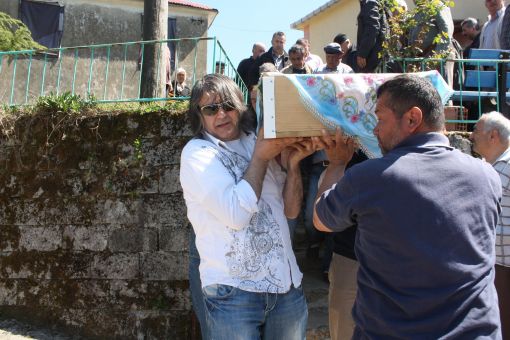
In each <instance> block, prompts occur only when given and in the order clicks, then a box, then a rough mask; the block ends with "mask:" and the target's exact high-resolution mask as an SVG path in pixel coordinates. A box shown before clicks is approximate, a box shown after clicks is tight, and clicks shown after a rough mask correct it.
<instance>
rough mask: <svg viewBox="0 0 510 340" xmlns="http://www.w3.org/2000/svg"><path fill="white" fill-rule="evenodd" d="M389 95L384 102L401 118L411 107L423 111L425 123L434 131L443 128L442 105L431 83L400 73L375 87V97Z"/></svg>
mask: <svg viewBox="0 0 510 340" xmlns="http://www.w3.org/2000/svg"><path fill="white" fill-rule="evenodd" d="M382 95H387V96H389V98H388V100H387V101H386V104H387V105H388V107H389V108H391V110H392V111H393V112H394V113H395V114H396V115H397V117H399V118H401V117H402V116H403V115H404V113H405V112H406V111H407V110H409V109H410V108H411V107H413V106H416V107H418V108H420V109H421V111H422V113H423V121H424V123H425V125H427V126H428V127H429V128H432V129H434V130H435V131H442V130H443V129H444V120H445V118H444V106H443V102H442V100H441V96H439V93H438V92H437V90H436V89H435V88H434V86H433V85H432V83H431V82H430V81H429V80H428V79H426V78H423V77H418V76H416V75H411V74H402V75H399V76H396V77H395V78H392V79H390V80H388V81H386V82H385V83H383V84H382V85H381V86H380V87H379V88H378V89H377V98H380V97H381V96H382Z"/></svg>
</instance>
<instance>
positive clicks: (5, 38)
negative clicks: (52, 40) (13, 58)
mask: <svg viewBox="0 0 510 340" xmlns="http://www.w3.org/2000/svg"><path fill="white" fill-rule="evenodd" d="M44 49H46V47H44V46H42V45H39V44H38V43H36V42H35V41H34V39H32V33H31V32H30V30H29V29H28V27H27V26H26V25H25V24H24V23H23V22H21V21H20V20H17V19H14V18H12V17H11V16H9V15H8V14H6V13H3V12H0V51H21V50H44Z"/></svg>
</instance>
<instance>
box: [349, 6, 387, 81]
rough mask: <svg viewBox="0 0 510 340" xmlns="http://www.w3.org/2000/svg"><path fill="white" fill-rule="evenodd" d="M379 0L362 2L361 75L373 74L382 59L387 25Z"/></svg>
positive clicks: (360, 30) (359, 56)
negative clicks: (380, 56)
mask: <svg viewBox="0 0 510 340" xmlns="http://www.w3.org/2000/svg"><path fill="white" fill-rule="evenodd" d="M379 2H380V1H379V0H360V1H359V4H360V12H359V14H358V36H357V52H358V55H357V58H356V62H357V64H358V67H359V72H361V73H373V72H374V71H375V70H376V68H377V66H379V63H380V62H381V59H380V58H379V52H381V50H382V43H383V38H384V35H385V34H386V29H387V25H386V24H385V22H386V20H385V17H384V15H383V10H382V8H381V6H382V5H381V4H380V3H379Z"/></svg>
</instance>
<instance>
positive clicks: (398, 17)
mask: <svg viewBox="0 0 510 340" xmlns="http://www.w3.org/2000/svg"><path fill="white" fill-rule="evenodd" d="M382 3H383V5H384V6H387V7H386V8H389V9H390V10H391V11H392V13H393V17H391V18H390V20H389V26H390V32H389V34H388V35H387V37H386V40H385V41H384V43H383V52H384V54H385V55H386V56H388V57H389V58H391V59H395V58H417V57H420V56H422V55H423V53H424V51H423V50H422V49H421V47H422V43H423V39H424V38H425V36H426V35H427V33H428V32H429V31H430V28H431V27H432V26H433V25H434V18H435V17H436V16H437V15H438V14H439V12H440V11H441V9H442V8H443V6H447V7H453V6H455V3H454V1H451V0H415V4H416V7H415V8H414V9H413V10H410V11H404V10H403V9H402V8H401V7H399V6H398V5H397V3H396V1H395V0H382ZM416 18H419V22H418V21H417V19H416ZM416 27H420V31H419V33H418V36H417V38H416V39H415V40H414V41H409V39H408V36H409V33H410V32H411V30H413V29H414V28H416ZM447 39H448V34H444V33H439V34H438V35H437V36H436V37H434V44H441V43H444V42H446V41H447ZM449 53H450V51H449V50H445V51H441V52H440V53H436V51H432V54H431V56H430V57H429V58H446V57H447V56H448V54H449Z"/></svg>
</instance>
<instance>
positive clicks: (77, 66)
mask: <svg viewBox="0 0 510 340" xmlns="http://www.w3.org/2000/svg"><path fill="white" fill-rule="evenodd" d="M167 44H168V45H170V46H171V49H170V50H173V53H172V55H173V58H172V67H171V68H170V71H171V72H170V74H169V75H168V76H169V77H170V78H171V82H172V84H173V85H174V87H175V75H174V73H175V70H176V69H177V68H179V67H182V68H184V69H185V70H186V72H187V85H188V86H189V87H190V88H191V87H192V86H193V84H194V83H195V81H196V80H197V79H199V78H201V77H202V76H203V75H205V74H206V73H208V70H209V71H210V72H222V73H224V74H225V75H227V76H229V77H230V78H232V79H234V80H235V81H236V83H237V84H238V85H239V86H240V88H241V90H242V92H243V94H244V97H245V100H247V98H248V89H247V88H246V85H245V84H244V83H243V81H242V80H241V78H240V77H239V75H238V73H237V71H236V68H235V67H234V65H233V64H232V62H231V60H230V59H229V58H228V56H227V54H226V53H225V50H224V49H223V47H222V45H221V44H220V42H219V41H218V40H217V39H216V38H215V37H212V38H183V39H167V40H160V41H134V42H125V43H115V44H97V45H87V46H74V47H62V48H56V49H48V50H45V51H35V50H24V51H10V52H0V104H4V105H9V106H16V105H27V104H33V103H35V102H36V101H37V98H38V97H40V96H46V95H49V94H51V93H53V94H61V93H64V92H70V93H72V94H77V95H80V96H82V97H83V98H85V99H86V100H89V101H91V102H97V103H114V102H149V101H163V100H187V99H189V97H183V96H181V97H179V96H176V95H175V94H171V95H170V96H169V95H167V94H166V92H163V91H162V93H161V96H159V97H154V98H142V97H141V93H142V87H143V84H142V72H141V70H142V69H143V64H144V60H143V55H144V53H143V52H144V50H145V48H147V46H150V45H155V47H156V51H157V52H156V53H158V62H157V69H158V72H157V74H158V78H157V81H158V82H159V81H161V82H162V83H166V82H167V79H166V77H167V74H166V67H167V63H168V62H167V61H166V58H164V57H163V56H164V50H165V45H167ZM217 62H218V63H219V64H221V65H223V67H220V68H218V69H216V68H215V67H214V66H215V65H216V63H217ZM209 63H210V64H211V65H213V66H212V67H211V68H210V66H209ZM162 88H163V86H162Z"/></svg>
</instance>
